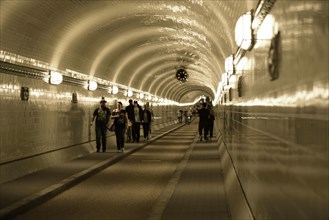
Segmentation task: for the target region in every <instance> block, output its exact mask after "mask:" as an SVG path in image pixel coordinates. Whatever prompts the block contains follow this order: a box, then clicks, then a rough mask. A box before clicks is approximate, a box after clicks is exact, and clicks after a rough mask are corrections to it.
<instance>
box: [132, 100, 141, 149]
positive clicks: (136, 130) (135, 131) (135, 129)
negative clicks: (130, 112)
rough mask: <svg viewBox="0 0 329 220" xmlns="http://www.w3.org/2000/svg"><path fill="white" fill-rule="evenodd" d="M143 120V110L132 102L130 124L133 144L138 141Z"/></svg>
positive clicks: (135, 102)
mask: <svg viewBox="0 0 329 220" xmlns="http://www.w3.org/2000/svg"><path fill="white" fill-rule="evenodd" d="M142 120H143V110H142V108H141V107H140V105H139V104H138V102H137V101H136V100H135V101H134V120H133V122H132V136H133V142H137V143H138V142H139V139H140V129H141V122H142Z"/></svg>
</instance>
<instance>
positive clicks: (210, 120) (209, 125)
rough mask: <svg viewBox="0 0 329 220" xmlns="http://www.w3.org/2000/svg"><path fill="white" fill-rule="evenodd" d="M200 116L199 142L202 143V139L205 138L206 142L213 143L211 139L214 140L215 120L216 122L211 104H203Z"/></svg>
mask: <svg viewBox="0 0 329 220" xmlns="http://www.w3.org/2000/svg"><path fill="white" fill-rule="evenodd" d="M198 114H199V119H200V120H199V141H202V138H204V140H206V141H211V139H212V138H213V130H214V120H215V114H214V110H213V106H212V105H211V104H207V103H206V102H204V103H202V108H200V109H199V110H198ZM202 132H203V135H202ZM208 134H209V137H208ZM202 136H203V137H202Z"/></svg>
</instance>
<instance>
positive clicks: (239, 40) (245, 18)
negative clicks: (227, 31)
mask: <svg viewBox="0 0 329 220" xmlns="http://www.w3.org/2000/svg"><path fill="white" fill-rule="evenodd" d="M251 24H252V13H251V12H247V13H245V14H243V15H242V16H241V17H240V18H239V19H238V21H237V23H236V25H235V42H236V44H237V45H238V46H239V47H241V48H242V49H244V50H250V49H252V46H253V42H254V38H253V31H252V27H251Z"/></svg>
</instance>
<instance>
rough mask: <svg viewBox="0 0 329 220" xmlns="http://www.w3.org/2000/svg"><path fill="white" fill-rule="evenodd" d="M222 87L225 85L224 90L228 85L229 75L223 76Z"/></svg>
mask: <svg viewBox="0 0 329 220" xmlns="http://www.w3.org/2000/svg"><path fill="white" fill-rule="evenodd" d="M222 85H223V89H224V88H225V86H227V85H228V80H227V73H223V74H222Z"/></svg>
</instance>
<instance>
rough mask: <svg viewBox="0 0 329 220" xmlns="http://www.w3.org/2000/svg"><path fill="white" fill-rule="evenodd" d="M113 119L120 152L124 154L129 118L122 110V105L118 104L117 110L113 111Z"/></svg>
mask: <svg viewBox="0 0 329 220" xmlns="http://www.w3.org/2000/svg"><path fill="white" fill-rule="evenodd" d="M111 119H114V122H113V124H114V126H115V136H116V141H117V150H118V152H122V153H124V151H125V148H124V140H125V131H126V129H127V127H128V116H127V113H126V111H125V110H123V109H122V103H121V102H117V108H116V109H114V110H113V112H112V116H111Z"/></svg>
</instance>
